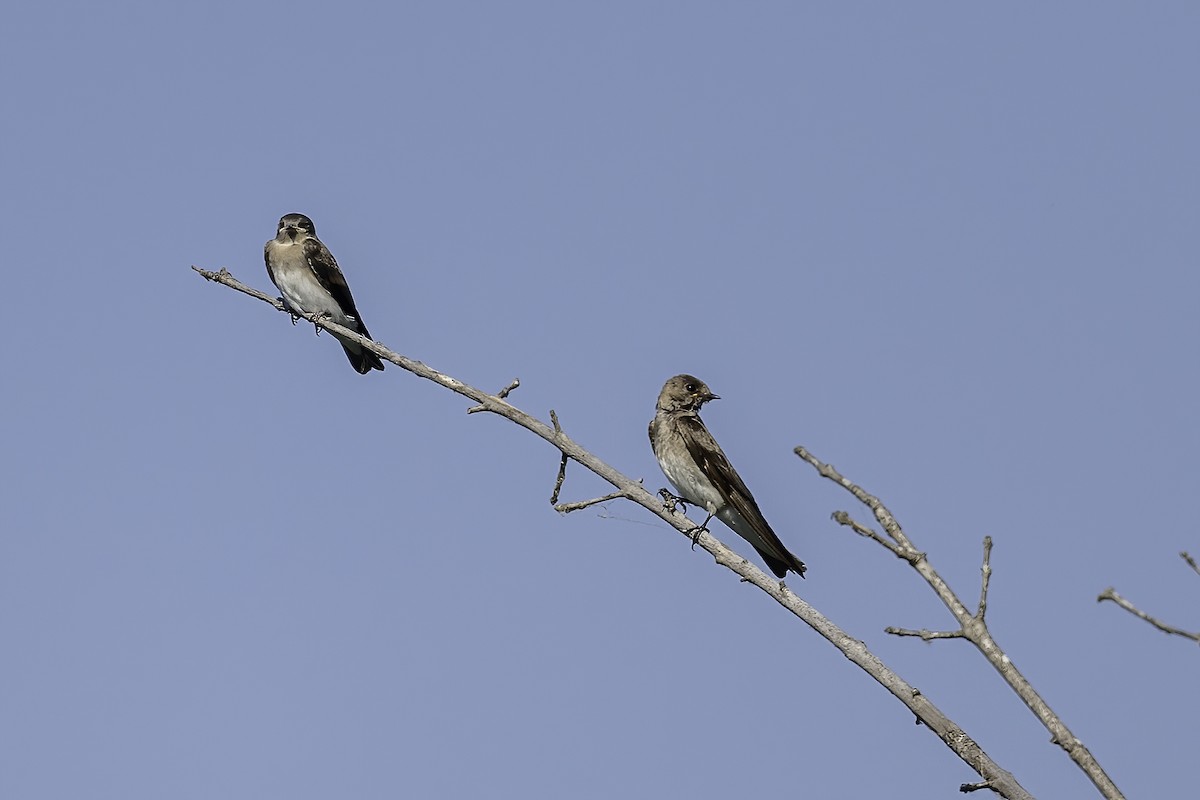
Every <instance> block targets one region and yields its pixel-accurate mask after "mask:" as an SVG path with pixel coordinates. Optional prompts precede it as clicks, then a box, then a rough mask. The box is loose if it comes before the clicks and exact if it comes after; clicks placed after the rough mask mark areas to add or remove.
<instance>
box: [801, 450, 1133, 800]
mask: <svg viewBox="0 0 1200 800" xmlns="http://www.w3.org/2000/svg"><path fill="white" fill-rule="evenodd" d="M794 452H795V453H796V455H797V456H799V457H800V458H801V459H803V460H804V461H806V462H808V463H809V464H810V465H811V466H812V467H813V469H815V470H816V471H817V473H818V474H819V475H820V476H821V477H823V478H828V479H829V480H831V481H833V482H834V483H836V484H837V485H838V486H841V487H842V488H843V489H845V490H846V491H848V492H850V494H852V495H853V496H854V497H855V498H856V499H858V501H859V502H860V503H862V504H863V505H865V506H866V507H867V508H869V509H871V511H872V513H873V514H874V515H875V519H877V520H879V523H880V525H882V526H883V529H884V531H885V532H886V533H887V535H888V537H889V538H890V539H891V540H892V541H893V542H895V543H896V544H897V545H899V546H900V547H901V548H902V549H903V550H904V551H907V552H920V551H919V550H918V548H917V547H915V546H914V545H913V544H912V542H911V541H910V540H909V538H908V536H907V534H905V532H904V530H903V529H902V528H901V527H900V523H899V522H897V521H896V518H895V516H894V515H893V514H892V512H891V511H889V510H888V509H887V507H886V506H884V505H883V503H882V502H880V500H879V498H877V497H875V496H874V495H872V494H869V493H868V492H867V491H865V490H864V489H863V488H862V487H860V486H858V485H857V484H855V483H853V482H852V481H850V480H848V479H847V478H845V477H844V476H843V475H842V474H841V473H840V472H838V471H837V470H836V469H834V467H833V466H832V465H830V464H826V463H824V462H822V461H821V460H820V459H818V458H817V457H816V456H814V455H813V454H812V453H811V452H809V451H808V449H807V448H805V447H797V448H795V451H794ZM989 541H990V540H985V541H984V574H983V583H982V587H981V590H980V601H981V602H980V609H979V612H978V614H972V613H971V612H970V611H969V610H967V607H966V605H965V604H964V603H963V602H962V600H960V599H959V598H958V595H956V594H955V593H954V591H953V590H952V589H951V588H950V586H949V584H947V583H946V581H945V580H944V579H943V578H942V576H941V575H939V574H938V573H937V571H936V570H935V569H934V568H933V565H932V564H930V562H929V559H928V558H920V559H915V560H912V559H906V560H907V561H908V562H909V564H911V565H912V568H913V569H915V570H916V571H917V573H918V574H920V576H921V577H922V578H924V579H925V582H926V583H928V584H929V586H930V588H932V589H933V591H934V593H935V594H937V596H938V599H940V600H941V601H942V603H943V604H944V605H945V606H946V608H947V609H948V610H949V611H950V614H951V615H952V616H953V617H954V620H955V621H956V622H957V623H958V624H959V625H960V626H961V631H960V633H961V638H964V639H966V640H967V641H969V642H971V644H973V645H975V647H976V648H977V649H978V650H979V652H980V653H981V654H982V655H983V657H984V658H985V659H987V661H988V663H989V664H991V665H992V668H993V669H995V670H996V671H997V672H998V673H1000V676H1001V677H1002V678H1003V679H1004V681H1005V683H1007V684H1008V685H1009V687H1010V688H1011V689H1012V690H1013V691H1014V692H1016V693H1017V696H1018V697H1019V698H1021V702H1023V703H1024V704H1025V705H1026V707H1028V708H1029V710H1030V711H1032V712H1033V714H1034V716H1036V717H1037V718H1038V720H1039V721H1040V722H1041V723H1042V725H1044V726H1045V727H1046V730H1048V731H1049V732H1050V740H1051V741H1052V742H1054V743H1055V744H1057V745H1058V746H1059V747H1061V748H1062V749H1063V750H1065V751H1066V752H1067V754H1068V755H1069V756H1070V757H1071V760H1072V761H1074V762H1075V763H1076V764H1077V765H1078V766H1079V768H1080V769H1082V770H1083V772H1084V774H1086V775H1087V776H1088V778H1089V779H1090V780H1091V781H1092V783H1093V784H1094V785H1095V787H1096V789H1098V790H1099V792H1100V794H1101V795H1102V796H1103V797H1105V798H1108V800H1121V798H1123V797H1124V795H1122V794H1121V790H1120V789H1118V788H1117V785H1116V784H1115V783H1113V781H1112V779H1111V778H1110V777H1108V774H1107V773H1106V772H1105V771H1104V769H1103V767H1101V766H1100V763H1099V762H1098V761H1096V759H1095V757H1094V756H1093V755H1092V754H1091V752H1090V751H1089V750H1088V749H1087V748H1086V747H1084V745H1083V743H1082V742H1081V741H1079V739H1077V738H1076V737H1075V734H1073V733H1071V730H1070V729H1069V728H1068V727H1067V725H1066V723H1064V722H1063V721H1062V718H1061V717H1059V716H1058V715H1057V714H1055V713H1054V711H1053V709H1051V708H1050V706H1049V704H1048V703H1046V701H1045V700H1044V699H1042V696H1041V695H1040V694H1038V693H1037V691H1036V690H1034V688H1033V685H1032V684H1030V683H1029V681H1028V679H1026V678H1025V676H1024V675H1022V674H1021V672H1020V670H1018V669H1017V667H1016V665H1015V664H1014V663H1013V662H1012V660H1011V659H1010V658H1009V657H1008V656H1007V655H1006V654H1005V652H1004V651H1003V650H1002V649H1001V648H1000V645H999V644H997V643H996V640H995V639H993V638H992V634H991V632H990V631H989V630H988V627H987V623H986V622H985V621H984V613H985V612H986V610H987V586H988V582H989V581H990V578H991V566H990V558H991V546H990V543H989ZM889 549H891V548H889ZM892 552H895V550H893V551H892ZM888 630H889V632H891V629H888ZM898 635H899V634H898ZM910 635H911V634H910ZM915 635H917V636H920V635H921V632H920V631H917V632H916V633H915ZM922 638H925V637H922ZM929 638H959V637H958V636H957V635H953V634H945V635H937V634H933V633H930V634H929ZM926 641H928V639H926ZM983 777H984V778H987V776H986V775H985V776H983Z"/></svg>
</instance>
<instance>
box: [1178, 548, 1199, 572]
mask: <svg viewBox="0 0 1200 800" xmlns="http://www.w3.org/2000/svg"><path fill="white" fill-rule="evenodd" d="M1179 557H1180V558H1182V559H1183V560H1184V561H1186V562H1187V564H1188V566H1189V567H1191V568H1192V570H1194V571H1195V573H1196V574H1197V575H1200V566H1197V565H1196V559H1194V558H1192V557H1191V556H1189V555H1188V553H1187V550H1184V551H1183V552H1182V553H1180V554H1179Z"/></svg>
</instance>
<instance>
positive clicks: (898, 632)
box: [883, 625, 966, 642]
mask: <svg viewBox="0 0 1200 800" xmlns="http://www.w3.org/2000/svg"><path fill="white" fill-rule="evenodd" d="M883 632H884V633H890V634H892V635H893V636H915V637H917V638H918V639H922V640H924V641H926V642H930V641H933V640H934V639H962V638H964V637H966V634H965V633H963V632H962V629H961V628H960V629H958V630H956V631H930V630H926V629H924V628H922V629H921V630H919V631H913V630H909V629H908V628H893V627H891V626H890V625H889V626H888V627H886V628H884V629H883Z"/></svg>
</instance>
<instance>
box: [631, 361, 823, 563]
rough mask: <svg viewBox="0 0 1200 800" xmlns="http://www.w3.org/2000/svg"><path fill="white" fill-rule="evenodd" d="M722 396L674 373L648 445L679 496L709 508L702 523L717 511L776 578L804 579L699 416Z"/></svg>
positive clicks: (660, 401) (795, 560)
mask: <svg viewBox="0 0 1200 800" xmlns="http://www.w3.org/2000/svg"><path fill="white" fill-rule="evenodd" d="M719 399H720V398H719V397H717V396H716V395H715V394H713V393H712V392H711V391H710V390H709V388H708V386H707V385H706V384H705V383H704V381H702V380H700V379H699V378H695V377H693V376H691V375H676V376H675V377H674V378H671V379H670V380H669V381H667V382H666V384H664V385H663V388H662V391H661V392H660V393H659V395H658V405H657V407H656V408H655V412H654V419H653V420H651V422H650V446H651V447H652V448H654V456H655V458H657V459H658V465H659V466H660V467H662V471H663V474H664V475H666V476H667V480H669V481H670V482H671V485H672V486H674V487H675V491H677V492H679V494H680V497H681V499H683V500H684V501H685V502H688V503H691V504H692V505H695V506H699V507H700V508H703V509H704V510H705V511H707V512H708V519H706V520H704V525H707V524H708V520H709V519H712V518H713V516H714V515H715V516H716V517H717V519H719V520H721V521H722V522H724V523H725V524H726V525H728V526H729V527H730V528H732V529H733V532H734V533H736V534H737V535H738V536H741V537H742V538H743V539H745V540H746V541H747V542H749V543H750V544H752V545H754V549H755V550H757V551H758V554H759V555H760V556H762V558H763V561H765V562H767V566H768V567H769V568H770V570H771V572H773V573H775V577H777V578H783V577H784V576H785V575H787V571H788V570H789V569H790V570H791V571H792V572H794V573H796V574H797V575H799V576H800V577H801V578H803V577H804V570H805V569H806V567H805V566H804V562H803V561H801V560H800V559H798V558H796V557H795V556H794V555H792V554H791V553H790V552H788V549H787V548H786V547H784V546H783V542H781V541H779V537H778V536H776V535H775V531H773V530H771V526H770V525H768V524H767V520H766V519H765V518H764V517H763V515H762V512H761V511H759V510H758V503H756V502H755V501H754V495H752V494H750V490H749V489H747V488H746V484H745V483H744V482H743V481H742V478H741V476H740V475H738V474H737V471H736V470H735V469H734V468H733V465H732V464H730V463H729V459H728V458H726V457H725V451H723V450H722V449H721V445H719V444H717V440H716V439H714V438H713V437H712V434H711V433H709V432H708V428H706V427H704V422H703V421H702V420H701V419H700V407H701V406H702V405H704V404H705V403H707V402H708V401H709V400H719ZM704 525H702V526H701V529H703V528H704ZM698 534H699V530H697V535H698Z"/></svg>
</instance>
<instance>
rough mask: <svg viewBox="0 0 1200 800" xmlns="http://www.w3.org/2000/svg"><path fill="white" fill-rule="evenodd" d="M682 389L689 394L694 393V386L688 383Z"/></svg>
mask: <svg viewBox="0 0 1200 800" xmlns="http://www.w3.org/2000/svg"><path fill="white" fill-rule="evenodd" d="M683 388H685V389H687V390H688V391H689V392H694V391H696V384H694V383H689V384H688V385H687V386H685V387H683Z"/></svg>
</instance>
